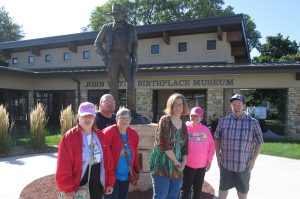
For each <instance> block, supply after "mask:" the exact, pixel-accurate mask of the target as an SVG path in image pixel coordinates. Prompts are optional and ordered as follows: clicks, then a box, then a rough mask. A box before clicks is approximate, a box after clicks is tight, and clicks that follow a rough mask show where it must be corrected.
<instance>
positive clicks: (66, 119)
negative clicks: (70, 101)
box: [60, 105, 75, 135]
mask: <svg viewBox="0 0 300 199" xmlns="http://www.w3.org/2000/svg"><path fill="white" fill-rule="evenodd" d="M74 123H75V116H74V113H73V111H72V105H69V106H68V107H67V108H66V109H64V110H62V111H60V133H61V134H62V135H63V134H65V133H66V132H67V131H68V130H69V129H71V128H72V127H73V126H74Z"/></svg>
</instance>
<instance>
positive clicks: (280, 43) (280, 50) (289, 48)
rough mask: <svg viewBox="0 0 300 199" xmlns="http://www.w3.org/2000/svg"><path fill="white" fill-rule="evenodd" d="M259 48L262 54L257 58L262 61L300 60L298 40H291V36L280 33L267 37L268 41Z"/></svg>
mask: <svg viewBox="0 0 300 199" xmlns="http://www.w3.org/2000/svg"><path fill="white" fill-rule="evenodd" d="M257 49H258V51H259V52H260V56H259V57H257V58H256V60H257V61H258V62H261V63H265V62H285V61H297V60H298V61H299V51H298V49H299V46H298V44H297V42H296V41H295V40H294V41H290V40H289V37H286V38H283V35H281V34H280V33H279V34H277V36H269V37H266V43H265V44H262V45H260V46H259V47H258V48H257ZM297 53H298V55H297Z"/></svg>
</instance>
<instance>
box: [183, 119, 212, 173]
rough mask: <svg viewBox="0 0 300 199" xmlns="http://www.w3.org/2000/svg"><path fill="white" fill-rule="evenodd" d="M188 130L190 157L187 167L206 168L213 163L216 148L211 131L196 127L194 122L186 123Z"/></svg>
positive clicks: (188, 157) (201, 126)
mask: <svg viewBox="0 0 300 199" xmlns="http://www.w3.org/2000/svg"><path fill="white" fill-rule="evenodd" d="M186 126H187V130H188V155H187V162H186V165H187V166H189V167H191V168H195V169H196V168H204V167H206V165H207V164H208V163H211V161H212V159H213V156H214V153H215V148H214V147H215V146H214V140H213V138H212V135H211V133H210V130H209V129H208V128H207V127H206V126H204V125H202V124H198V125H196V126H195V127H194V126H193V124H192V122H190V121H188V122H186Z"/></svg>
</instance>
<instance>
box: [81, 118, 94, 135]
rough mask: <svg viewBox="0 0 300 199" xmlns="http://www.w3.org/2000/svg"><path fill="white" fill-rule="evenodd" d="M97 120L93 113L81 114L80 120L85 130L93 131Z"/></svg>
mask: <svg viewBox="0 0 300 199" xmlns="http://www.w3.org/2000/svg"><path fill="white" fill-rule="evenodd" d="M94 121H95V116H93V115H85V116H79V117H78V122H79V125H80V126H81V127H82V128H83V130H84V132H87V133H89V132H91V131H92V128H93V125H94Z"/></svg>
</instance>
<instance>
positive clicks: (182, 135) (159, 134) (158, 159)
mask: <svg viewBox="0 0 300 199" xmlns="http://www.w3.org/2000/svg"><path fill="white" fill-rule="evenodd" d="M169 150H173V152H174V154H175V156H176V158H177V160H178V161H179V162H182V157H183V156H184V155H187V152H188V136H187V128H186V125H185V123H184V122H182V127H181V128H180V129H177V128H176V127H175V126H174V125H173V123H172V121H171V118H170V116H167V115H165V116H162V117H161V119H160V121H159V123H158V126H157V129H156V132H155V142H154V148H153V151H152V154H151V157H150V171H151V172H152V173H153V174H155V175H159V176H165V177H168V178H171V179H178V178H182V171H179V170H178V169H177V168H176V167H175V165H174V163H173V161H172V160H171V159H170V158H169V157H168V156H167V155H166V153H165V151H169Z"/></svg>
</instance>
